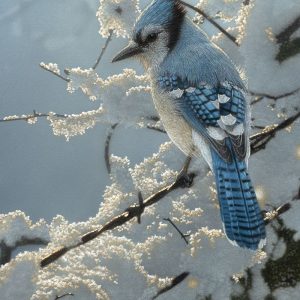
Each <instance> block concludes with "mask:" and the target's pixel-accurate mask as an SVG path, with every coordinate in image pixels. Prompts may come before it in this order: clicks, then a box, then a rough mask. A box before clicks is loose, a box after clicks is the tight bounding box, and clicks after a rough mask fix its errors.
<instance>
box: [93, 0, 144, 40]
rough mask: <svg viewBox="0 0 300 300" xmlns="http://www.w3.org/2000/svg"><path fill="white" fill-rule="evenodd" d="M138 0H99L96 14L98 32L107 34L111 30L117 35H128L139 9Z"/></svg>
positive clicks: (104, 35) (105, 35)
mask: <svg viewBox="0 0 300 300" xmlns="http://www.w3.org/2000/svg"><path fill="white" fill-rule="evenodd" d="M138 5H139V1H138V0H100V6H99V9H98V11H97V14H96V16H97V17H98V20H99V22H100V30H99V33H100V34H101V35H102V36H103V37H107V36H109V32H110V30H113V31H114V33H115V34H116V35H117V36H121V37H124V38H125V37H129V35H130V33H131V30H132V27H133V24H134V22H135V20H136V19H137V17H138V15H139V13H140V10H139V6H138Z"/></svg>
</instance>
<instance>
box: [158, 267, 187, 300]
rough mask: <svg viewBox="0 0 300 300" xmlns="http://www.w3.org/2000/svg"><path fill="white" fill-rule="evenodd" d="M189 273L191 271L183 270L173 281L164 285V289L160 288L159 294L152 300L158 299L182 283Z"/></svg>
mask: <svg viewBox="0 0 300 300" xmlns="http://www.w3.org/2000/svg"><path fill="white" fill-rule="evenodd" d="M188 275H189V272H183V273H181V274H179V275H178V276H176V277H174V278H173V279H172V282H171V284H170V285H168V286H166V287H164V288H163V289H161V290H159V291H158V292H157V294H156V295H155V296H154V297H153V298H152V300H154V299H156V298H157V297H158V296H160V295H161V294H164V293H166V292H168V291H169V290H171V289H173V288H174V287H175V286H177V285H178V284H179V283H181V282H182V281H183V280H184V279H185V278H186V277H187V276H188Z"/></svg>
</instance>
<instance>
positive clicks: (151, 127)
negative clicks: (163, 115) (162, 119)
mask: <svg viewBox="0 0 300 300" xmlns="http://www.w3.org/2000/svg"><path fill="white" fill-rule="evenodd" d="M147 129H151V130H155V131H158V132H161V133H167V132H166V131H165V130H164V129H161V128H158V127H155V126H151V125H147Z"/></svg>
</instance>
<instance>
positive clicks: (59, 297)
mask: <svg viewBox="0 0 300 300" xmlns="http://www.w3.org/2000/svg"><path fill="white" fill-rule="evenodd" d="M66 296H74V294H73V293H66V294H63V295H61V296H56V297H55V299H54V300H57V299H61V298H63V297H66Z"/></svg>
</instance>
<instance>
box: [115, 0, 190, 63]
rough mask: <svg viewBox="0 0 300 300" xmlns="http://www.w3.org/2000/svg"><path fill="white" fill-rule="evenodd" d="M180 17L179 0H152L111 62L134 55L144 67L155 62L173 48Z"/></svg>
mask: <svg viewBox="0 0 300 300" xmlns="http://www.w3.org/2000/svg"><path fill="white" fill-rule="evenodd" d="M184 16H185V9H184V7H183V5H182V4H181V3H180V1H179V0H154V1H153V2H152V3H151V4H150V5H149V6H148V7H147V8H146V9H145V10H144V11H143V12H142V14H141V15H140V16H139V18H138V19H137V21H136V23H135V25H134V28H133V32H132V37H131V40H130V42H129V44H128V45H127V46H126V47H125V48H124V49H122V50H121V51H120V52H119V53H118V54H117V55H116V56H115V57H114V58H113V60H112V62H116V61H120V60H123V59H126V58H129V57H134V58H137V59H139V60H140V61H141V62H142V63H143V64H144V66H145V67H146V68H147V67H149V66H154V65H157V64H159V63H160V62H161V61H162V60H163V59H164V58H165V57H166V55H167V54H168V53H169V52H170V51H172V49H173V48H174V47H175V45H176V43H177V41H178V39H179V37H180V30H181V25H182V22H183V20H184Z"/></svg>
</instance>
